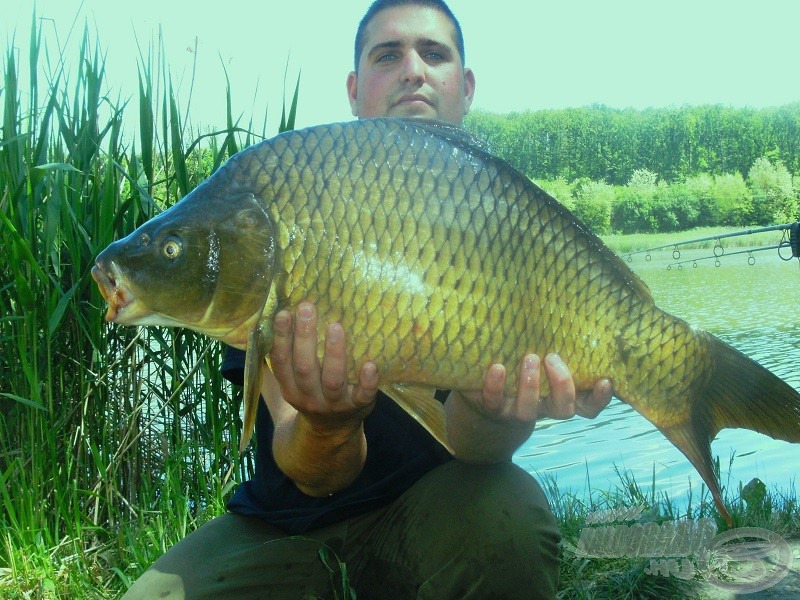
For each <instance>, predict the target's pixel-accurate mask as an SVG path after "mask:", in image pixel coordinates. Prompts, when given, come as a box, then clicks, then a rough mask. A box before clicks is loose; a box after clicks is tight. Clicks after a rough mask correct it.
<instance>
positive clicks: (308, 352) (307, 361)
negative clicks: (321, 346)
mask: <svg viewBox="0 0 800 600" xmlns="http://www.w3.org/2000/svg"><path fill="white" fill-rule="evenodd" d="M292 368H293V370H294V378H295V381H296V382H297V389H298V390H299V391H300V392H301V393H303V394H304V395H306V396H311V397H317V396H318V395H319V394H321V390H320V365H319V359H318V358H317V310H316V308H314V305H313V304H311V303H310V302H301V303H300V306H298V308H297V317H296V318H295V326H294V339H293V341H292Z"/></svg>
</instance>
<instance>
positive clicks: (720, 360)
mask: <svg viewBox="0 0 800 600" xmlns="http://www.w3.org/2000/svg"><path fill="white" fill-rule="evenodd" d="M92 274H93V276H94V278H95V279H96V280H97V282H98V284H99V286H100V290H101V292H102V294H103V296H104V298H105V299H106V300H107V302H108V305H109V306H108V312H107V314H106V318H107V319H108V320H109V321H113V322H116V323H120V324H124V325H168V326H169V325H174V326H185V327H188V328H190V329H193V330H195V331H199V332H201V333H203V334H206V335H209V336H211V337H213V338H216V339H218V340H222V341H223V342H225V343H227V344H230V345H232V346H235V347H237V348H246V350H247V359H246V368H245V371H246V372H245V398H246V407H245V430H244V432H243V436H242V446H244V445H245V444H246V443H247V441H248V440H249V437H250V435H251V434H252V430H253V425H254V421H255V412H256V410H255V409H256V407H257V403H258V395H259V388H260V381H261V372H262V369H263V368H264V365H265V357H266V355H267V354H268V352H269V350H270V347H271V344H272V323H273V317H274V315H275V313H276V312H277V311H278V310H279V309H281V308H290V309H294V308H296V307H297V305H298V304H299V303H300V301H302V300H306V299H307V300H311V301H313V302H314V303H315V304H316V306H317V310H318V312H319V319H320V322H321V323H325V322H341V323H342V324H343V326H344V329H345V331H346V333H347V341H348V344H349V348H348V355H349V362H348V364H349V378H350V380H351V381H353V382H355V381H356V379H357V378H356V373H357V372H356V369H357V368H358V367H359V366H360V365H361V364H362V363H363V362H364V361H366V360H372V361H374V362H375V363H376V364H377V367H378V372H379V374H380V378H381V383H382V389H383V390H384V391H385V392H386V393H387V394H388V395H389V396H391V397H392V398H394V399H395V400H396V401H397V402H398V403H399V404H401V405H402V406H403V407H404V408H405V409H406V410H407V411H408V412H410V413H411V414H412V415H413V416H414V417H415V418H417V419H418V420H419V421H421V422H422V423H423V424H424V425H425V426H426V428H427V429H428V430H429V431H430V432H431V433H432V434H433V435H434V436H436V438H437V439H438V440H439V441H441V442H442V443H443V444H445V445H447V439H446V433H445V428H444V412H443V409H442V405H441V404H439V403H438V402H436V401H435V400H434V399H433V395H432V391H433V390H434V389H435V388H439V389H455V390H480V389H481V388H482V383H483V377H484V374H485V373H486V370H487V368H488V367H489V365H490V364H492V363H495V362H500V363H504V364H506V365H516V364H518V363H519V361H520V360H521V357H522V356H523V355H525V354H526V353H529V352H535V353H537V354H539V355H544V354H546V353H548V352H556V351H557V352H559V353H560V354H561V355H562V356H564V357H565V359H566V360H567V362H568V363H569V365H570V367H571V368H572V370H573V373H574V378H575V383H576V386H577V388H578V389H579V390H588V389H591V388H592V386H593V384H594V382H595V381H596V380H597V379H599V378H601V377H608V378H610V379H611V380H612V381H613V385H614V391H615V394H616V395H617V396H618V397H619V398H620V399H622V400H624V401H625V402H627V403H629V404H630V405H631V406H633V407H634V408H635V409H636V410H637V411H638V412H639V413H641V414H642V415H644V416H645V417H646V418H647V419H648V420H649V421H650V422H652V423H653V424H654V425H655V426H656V427H658V429H659V430H660V431H661V432H662V433H663V434H664V435H665V436H666V437H667V438H668V439H669V440H670V441H671V442H672V443H673V444H675V446H677V447H678V448H679V449H680V450H681V452H683V453H684V454H685V455H686V457H687V458H688V459H689V460H690V461H691V462H692V464H693V465H694V466H695V468H696V469H697V470H698V472H699V473H700V475H701V477H702V478H703V480H704V481H705V483H706V484H707V485H708V487H709V489H710V490H711V493H712V495H713V497H714V500H715V502H716V504H717V507H718V508H719V510H720V511H721V513H722V514H723V516H724V517H725V518H726V519H727V520H728V521H729V522H730V516H729V514H728V512H727V510H726V509H725V506H724V505H723V502H722V496H721V493H720V488H719V485H718V483H717V481H716V478H715V476H714V471H713V468H712V460H711V450H710V441H711V439H713V437H714V436H715V435H716V433H717V432H718V431H719V430H721V429H723V428H726V427H744V428H747V429H753V430H755V431H758V432H760V433H764V434H766V435H769V436H772V437H774V438H778V439H782V440H788V441H790V442H798V441H800V395H799V394H798V393H797V392H796V391H795V390H794V389H792V388H791V387H790V386H789V385H787V384H786V383H784V382H783V381H781V380H780V379H778V378H777V377H775V376H774V375H772V374H771V373H769V372H768V371H767V370H766V369H764V368H763V367H761V366H759V365H758V364H757V363H756V362H754V361H753V360H751V359H749V358H747V357H746V356H744V355H742V354H741V353H739V352H738V351H736V350H734V349H733V348H731V347H730V346H728V345H726V344H725V343H723V342H721V341H720V340H718V339H716V338H715V337H713V336H712V335H710V334H708V333H705V332H703V331H701V330H698V329H696V328H694V327H692V326H691V325H689V324H688V323H686V322H684V321H682V320H681V319H678V318H676V317H674V316H672V315H670V314H668V313H665V312H664V311H662V310H660V309H659V308H657V307H656V306H655V304H654V303H653V299H652V297H651V295H650V292H649V290H648V288H647V286H646V285H645V284H644V283H643V282H642V281H641V280H640V279H639V278H638V277H637V276H636V275H635V274H634V273H633V272H632V271H631V270H630V269H629V268H628V267H627V266H626V265H625V264H624V263H623V262H622V260H620V259H619V258H618V257H617V256H616V255H615V254H614V253H612V252H611V251H610V250H609V249H608V248H606V247H605V246H604V245H603V243H602V242H601V241H600V239H599V238H597V237H596V236H595V235H593V234H592V232H591V231H589V229H587V228H586V227H585V226H583V225H582V224H581V223H580V222H579V221H578V220H577V219H576V218H575V217H574V216H573V215H572V214H571V213H570V212H569V211H568V210H567V209H566V208H564V207H563V206H562V205H561V204H559V203H558V202H556V201H555V200H554V199H553V198H551V197H550V196H548V195H547V194H546V193H545V192H543V191H542V190H541V189H540V188H538V187H537V186H536V185H534V184H533V183H531V182H530V181H529V180H528V179H527V178H526V177H525V176H523V175H522V174H520V173H519V172H517V171H515V170H514V169H513V168H511V167H510V166H509V165H508V164H507V163H506V162H504V161H503V160H501V159H499V158H497V157H495V156H492V155H491V154H490V153H489V152H487V151H486V150H485V149H484V148H483V147H482V146H481V145H480V143H478V142H476V141H475V140H474V138H472V137H471V136H469V135H468V134H467V133H465V132H464V131H463V130H461V129H458V128H455V127H452V126H448V125H444V124H442V123H437V122H432V121H422V120H414V119H411V120H397V119H373V120H363V121H355V122H352V123H345V124H333V125H324V126H319V127H311V128H309V129H304V130H300V131H292V132H287V133H284V134H281V135H279V136H277V137H275V138H273V139H271V140H267V141H265V142H262V143H260V144H258V145H255V146H253V147H251V148H248V149H246V150H244V151H242V152H240V153H238V154H237V155H235V156H233V157H232V158H231V159H230V160H229V161H228V162H227V163H226V164H225V165H224V166H223V167H222V168H220V169H219V170H218V171H217V172H216V173H215V174H214V175H213V176H212V177H210V178H209V179H208V180H207V181H205V182H204V183H203V184H202V185H200V186H199V187H197V189H195V190H194V191H192V192H191V193H190V194H188V195H187V196H186V197H185V198H184V199H182V200H181V201H180V202H178V203H177V204H176V205H175V206H173V207H172V208H170V209H169V210H166V211H165V212H163V213H161V214H160V215H158V216H157V217H155V218H153V219H152V220H150V221H149V222H147V223H145V224H144V225H142V226H141V227H140V228H139V229H137V230H136V231H134V232H133V233H132V234H130V235H129V236H128V237H126V238H125V239H123V240H120V241H117V242H114V243H113V244H111V245H110V246H109V247H108V248H106V249H105V250H104V251H103V252H102V253H101V254H100V255H99V257H98V258H97V265H96V266H95V268H94V269H93V271H92ZM322 347H323V340H320V342H319V350H320V354H321V351H322ZM516 386H517V382H516V369H509V377H508V381H507V392H508V394H515V392H516ZM541 386H542V393H543V394H545V393H547V381H546V379H543V380H542V382H541Z"/></svg>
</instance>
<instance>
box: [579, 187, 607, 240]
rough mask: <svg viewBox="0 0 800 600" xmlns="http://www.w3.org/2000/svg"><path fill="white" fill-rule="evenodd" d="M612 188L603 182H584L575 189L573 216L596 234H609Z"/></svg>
mask: <svg viewBox="0 0 800 600" xmlns="http://www.w3.org/2000/svg"><path fill="white" fill-rule="evenodd" d="M615 200H616V192H615V191H614V186H611V185H609V184H607V183H606V182H605V181H591V180H584V181H582V182H581V183H580V184H579V185H578V186H576V188H575V207H574V212H575V215H576V216H577V217H578V218H579V219H580V220H581V221H583V222H584V223H585V224H586V225H587V226H588V227H590V228H591V229H592V231H594V232H595V233H596V234H598V235H603V234H606V233H610V232H611V211H612V207H613V206H614V202H615Z"/></svg>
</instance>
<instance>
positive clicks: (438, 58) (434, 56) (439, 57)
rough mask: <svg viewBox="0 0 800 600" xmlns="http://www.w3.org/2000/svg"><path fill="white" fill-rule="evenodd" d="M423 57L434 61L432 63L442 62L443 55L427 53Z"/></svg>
mask: <svg viewBox="0 0 800 600" xmlns="http://www.w3.org/2000/svg"><path fill="white" fill-rule="evenodd" d="M425 56H427V57H428V60H434V61H442V60H444V54H442V53H441V52H428V53H427V54H426V55H425Z"/></svg>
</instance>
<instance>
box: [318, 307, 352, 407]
mask: <svg viewBox="0 0 800 600" xmlns="http://www.w3.org/2000/svg"><path fill="white" fill-rule="evenodd" d="M322 393H323V394H324V395H325V398H326V399H328V400H330V401H336V400H340V399H341V398H343V397H345V396H346V394H347V356H346V355H345V339H344V330H343V329H342V326H341V325H340V324H339V323H333V324H331V325H329V326H328V329H327V330H326V332H325V354H324V355H323V357H322Z"/></svg>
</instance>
